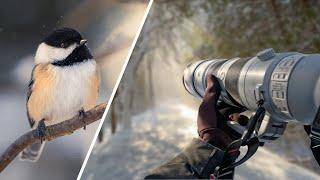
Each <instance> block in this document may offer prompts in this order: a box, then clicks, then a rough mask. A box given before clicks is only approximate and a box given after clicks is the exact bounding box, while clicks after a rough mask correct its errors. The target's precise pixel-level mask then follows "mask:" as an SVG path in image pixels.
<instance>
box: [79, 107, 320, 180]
mask: <svg viewBox="0 0 320 180" xmlns="http://www.w3.org/2000/svg"><path fill="white" fill-rule="evenodd" d="M196 116H197V112H196V110H195V109H194V108H190V107H188V106H186V105H182V104H173V103H167V104H163V105H160V106H157V107H155V108H153V109H150V110H147V111H145V112H143V113H141V114H138V115H136V116H134V117H132V119H131V123H132V126H131V128H130V129H128V128H120V129H119V131H118V132H117V133H116V134H115V135H113V136H108V137H107V139H106V140H105V141H104V142H103V143H101V144H96V146H95V148H94V150H93V153H92V154H91V156H90V159H89V161H88V164H87V166H86V169H85V172H84V174H83V176H82V179H84V180H96V179H142V178H143V177H144V176H145V175H146V174H147V173H148V172H150V171H151V170H152V169H154V168H156V167H157V166H159V165H161V164H163V163H164V162H166V161H168V160H170V159H171V158H172V157H173V156H174V155H176V154H177V153H179V152H180V151H181V149H182V148H183V147H185V146H186V145H187V144H188V143H189V142H190V140H191V139H192V138H193V137H196V136H197V134H196ZM123 127H126V126H123ZM319 178H320V177H319V176H318V175H317V174H315V173H313V172H311V171H310V170H307V169H304V168H302V167H299V166H297V165H294V164H291V163H289V162H287V161H286V160H285V159H283V158H282V157H280V156H278V155H277V154H275V153H272V152H270V151H269V150H267V149H265V148H260V149H259V150H258V152H257V153H256V154H255V156H254V157H253V158H251V159H250V160H249V161H247V162H246V163H245V164H243V165H241V166H240V167H238V168H237V169H236V179H297V180H298V179H299V180H300V179H319Z"/></svg>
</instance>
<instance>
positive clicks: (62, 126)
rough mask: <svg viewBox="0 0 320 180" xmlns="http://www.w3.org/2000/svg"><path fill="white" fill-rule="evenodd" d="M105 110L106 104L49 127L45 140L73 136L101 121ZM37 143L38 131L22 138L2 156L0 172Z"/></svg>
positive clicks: (28, 133) (0, 158)
mask: <svg viewBox="0 0 320 180" xmlns="http://www.w3.org/2000/svg"><path fill="white" fill-rule="evenodd" d="M105 108H106V104H104V103H103V104H100V105H97V106H96V107H94V108H92V109H91V110H89V111H87V112H85V114H84V116H81V117H80V116H78V115H77V116H74V117H73V118H71V119H69V120H66V121H63V122H61V123H58V124H54V125H51V126H47V127H46V133H45V136H44V139H45V140H46V141H50V140H53V139H55V138H58V137H61V136H65V135H69V134H72V133H73V132H74V131H75V130H78V129H80V128H82V127H84V126H86V125H89V124H91V123H93V122H95V121H97V120H99V119H101V117H102V115H103V113H104V110H105ZM36 142H40V138H39V136H38V133H37V130H36V129H35V130H32V131H29V132H27V133H25V134H24V135H22V136H20V137H19V138H18V139H17V140H16V141H15V142H14V143H12V144H11V145H10V146H9V147H8V148H7V149H6V150H5V152H4V153H3V154H2V155H1V156H0V172H2V171H3V170H4V169H5V168H6V167H7V166H8V165H9V164H10V163H11V161H12V160H13V159H14V158H15V157H16V156H17V155H18V154H19V153H20V152H21V151H22V150H23V149H25V148H26V147H28V146H29V145H31V144H33V143H36Z"/></svg>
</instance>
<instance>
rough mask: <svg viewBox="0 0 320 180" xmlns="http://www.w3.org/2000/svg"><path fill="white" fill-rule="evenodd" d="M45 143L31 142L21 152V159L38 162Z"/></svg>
mask: <svg viewBox="0 0 320 180" xmlns="http://www.w3.org/2000/svg"><path fill="white" fill-rule="evenodd" d="M44 145H45V142H42V143H34V144H31V145H30V146H28V147H27V148H25V149H24V150H23V151H22V152H21V153H20V160H22V161H30V162H37V161H38V159H39V158H40V155H41V153H42V151H43V147H44Z"/></svg>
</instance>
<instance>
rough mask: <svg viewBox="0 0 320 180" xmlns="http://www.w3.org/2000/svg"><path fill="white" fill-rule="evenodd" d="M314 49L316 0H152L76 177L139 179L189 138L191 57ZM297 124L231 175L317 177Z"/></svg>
mask: <svg viewBox="0 0 320 180" xmlns="http://www.w3.org/2000/svg"><path fill="white" fill-rule="evenodd" d="M269 47H272V48H274V49H275V50H276V51H282V52H284V51H299V52H303V53H319V52H320V2H319V1H315V0H310V1H299V0H281V1H276V0H267V1H251V0H245V1H231V0H230V1H225V0H211V1H209V0H207V1H192V0H188V1H187V0H186V1H170V0H158V1H155V2H154V4H153V6H152V9H151V12H150V13H149V16H148V19H147V21H146V24H145V26H144V28H143V32H142V34H141V36H140V38H139V40H138V43H137V45H136V47H135V49H134V52H133V55H132V56H131V59H130V62H129V65H128V67H127V69H126V72H125V74H124V77H123V79H122V81H121V83H120V87H119V89H118V90H117V94H116V98H115V99H114V101H113V104H112V108H111V109H110V111H109V113H108V118H107V119H106V121H105V123H104V128H103V129H102V131H101V134H100V135H101V136H100V142H99V141H97V142H96V145H95V148H94V150H93V152H92V155H91V156H90V158H89V161H88V165H87V166H86V169H85V172H84V175H83V177H82V179H85V180H96V179H101V178H103V179H142V178H143V177H144V176H145V175H146V174H147V173H148V172H150V171H151V170H152V169H154V168H156V167H157V166H159V165H161V164H163V163H164V162H166V161H168V160H169V159H171V158H172V157H173V156H174V155H175V154H177V153H178V152H180V151H181V149H182V148H183V147H184V146H185V145H186V144H188V143H189V142H190V141H191V138H192V137H196V136H197V134H196V122H195V121H196V116H197V109H198V106H199V104H200V101H199V100H196V99H195V98H194V97H192V96H191V95H190V94H188V93H187V92H186V91H185V89H184V87H183V84H182V80H181V79H182V72H183V69H184V68H185V67H186V65H187V64H188V63H189V62H191V61H194V60H200V59H208V58H233V57H237V56H239V57H250V56H252V55H255V54H256V53H257V52H258V51H260V50H262V49H265V48H269ZM309 143H310V142H309V138H308V137H307V136H306V134H305V132H304V130H303V128H302V126H301V125H299V124H293V123H291V124H290V125H288V127H287V129H286V132H285V134H284V136H282V137H281V138H280V139H278V140H277V141H275V142H272V143H270V144H266V145H265V146H264V147H263V148H260V149H259V150H258V152H257V154H255V156H254V157H253V158H251V159H250V160H249V161H247V162H246V163H245V164H243V165H242V166H241V167H239V168H237V170H236V179H320V176H319V175H320V170H319V166H318V164H317V163H316V161H315V160H314V158H313V155H312V153H311V151H310V149H309Z"/></svg>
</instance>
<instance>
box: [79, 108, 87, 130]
mask: <svg viewBox="0 0 320 180" xmlns="http://www.w3.org/2000/svg"><path fill="white" fill-rule="evenodd" d="M85 115H86V113H85V111H84V109H83V108H81V109H80V110H79V118H81V119H82V118H84V117H85ZM83 124H86V122H85V121H83ZM83 130H86V125H84V126H83Z"/></svg>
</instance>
